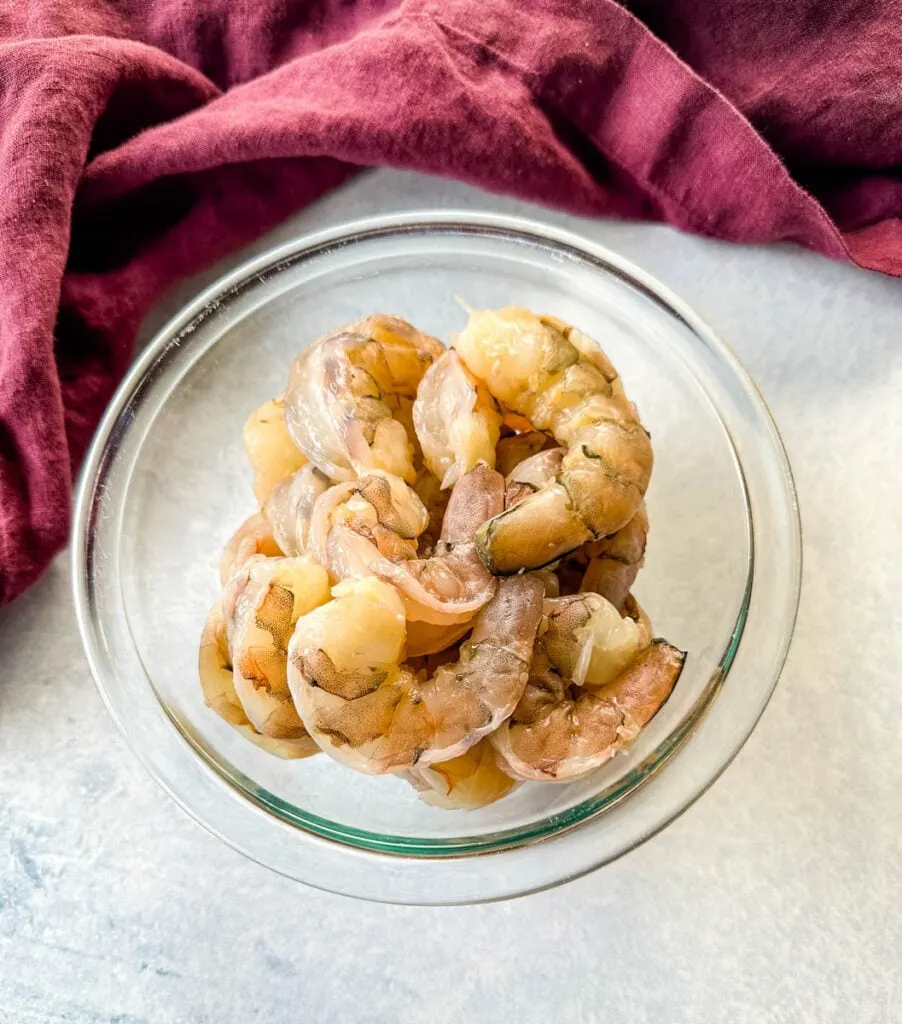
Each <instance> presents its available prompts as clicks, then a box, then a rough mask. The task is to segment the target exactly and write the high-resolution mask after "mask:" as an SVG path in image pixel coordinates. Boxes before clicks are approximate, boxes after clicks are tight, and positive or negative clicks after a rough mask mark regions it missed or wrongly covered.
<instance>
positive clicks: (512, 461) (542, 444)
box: [495, 430, 558, 477]
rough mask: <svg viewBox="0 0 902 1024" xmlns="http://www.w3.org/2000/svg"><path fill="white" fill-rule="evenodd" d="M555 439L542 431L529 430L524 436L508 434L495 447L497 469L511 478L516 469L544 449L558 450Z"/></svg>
mask: <svg viewBox="0 0 902 1024" xmlns="http://www.w3.org/2000/svg"><path fill="white" fill-rule="evenodd" d="M557 447H558V443H557V441H555V440H554V438H553V437H549V436H548V434H544V433H542V431H541V430H528V431H526V432H525V433H523V434H508V436H507V437H502V438H501V440H500V441H499V442H498V444H496V445H495V469H497V470H498V472H499V473H500V474H501V475H502V476H504V477H507V476H510V474H511V473H512V472H513V470H514V469H516V467H517V466H519V465H520V463H521V462H523V460H524V459H528V458H530V457H531V456H533V455H537V454H538V453H539V452H540V451H542V450H543V449H544V448H557Z"/></svg>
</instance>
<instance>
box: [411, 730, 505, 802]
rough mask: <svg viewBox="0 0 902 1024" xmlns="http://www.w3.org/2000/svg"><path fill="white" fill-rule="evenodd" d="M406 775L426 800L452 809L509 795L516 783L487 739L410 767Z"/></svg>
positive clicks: (493, 800)
mask: <svg viewBox="0 0 902 1024" xmlns="http://www.w3.org/2000/svg"><path fill="white" fill-rule="evenodd" d="M404 777H405V778H406V779H407V781H408V782H409V783H410V784H411V785H412V786H413V787H414V789H416V790H417V791H418V793H419V796H420V799H421V800H422V801H423V802H424V803H427V804H431V805H432V806H433V807H443V808H445V810H449V811H453V810H470V809H473V808H476V807H485V806H486V805H487V804H492V803H494V802H495V801H496V800H500V799H501V798H502V797H503V796H507V794H508V793H509V792H510V791H511V790H512V789H513V788H514V787H515V786H516V785H517V783H516V782H515V781H514V780H513V779H512V778H511V777H510V776H509V775H508V774H507V773H506V772H503V771H502V770H501V768H499V767H498V760H497V758H496V755H495V751H494V749H493V748H492V745H491V744H490V743H489V741H488V740H487V739H484V740H480V741H479V742H478V743H477V744H476V745H475V746H472V747H470V749H469V750H467V751H465V752H464V753H463V754H461V755H460V756H459V757H454V758H452V759H451V760H450V761H441V762H436V763H435V764H431V765H428V766H426V767H419V766H418V767H416V768H411V769H410V771H409V772H406V773H405V776H404Z"/></svg>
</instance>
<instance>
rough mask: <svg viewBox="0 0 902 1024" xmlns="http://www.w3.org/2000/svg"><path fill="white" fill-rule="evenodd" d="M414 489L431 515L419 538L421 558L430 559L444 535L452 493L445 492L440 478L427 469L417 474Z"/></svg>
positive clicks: (418, 545)
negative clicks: (443, 528) (444, 524)
mask: <svg viewBox="0 0 902 1024" xmlns="http://www.w3.org/2000/svg"><path fill="white" fill-rule="evenodd" d="M413 489H414V491H416V495H417V497H418V498H419V499H420V501H422V503H423V505H424V506H425V508H426V511H427V512H428V513H429V522H428V523H427V524H426V529H425V530H423V532H422V533H421V534H420V536H419V537H418V538H417V550H418V553H419V554H420V556H421V557H423V558H428V557H429V555H431V554H432V553H433V552H434V551H435V547H436V545H437V544H438V542H439V538H440V537H441V535H442V523H443V522H444V521H445V512H446V510H447V508H448V500H449V499H450V497H451V492H450V491H443V490H442V484H441V481H440V480H439V478H438V477H437V476H434V475H433V474H432V473H430V472H429V470H428V469H426V468H425V467H424V468H423V469H421V470H420V471H419V472H418V473H417V478H416V480H415V481H414V483H413Z"/></svg>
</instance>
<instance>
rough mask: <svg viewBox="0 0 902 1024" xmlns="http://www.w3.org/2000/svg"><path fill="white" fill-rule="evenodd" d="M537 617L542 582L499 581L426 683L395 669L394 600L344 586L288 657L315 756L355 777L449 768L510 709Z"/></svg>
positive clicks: (361, 585)
mask: <svg viewBox="0 0 902 1024" xmlns="http://www.w3.org/2000/svg"><path fill="white" fill-rule="evenodd" d="M541 615H542V583H541V581H540V580H537V579H534V578H533V577H531V576H528V575H524V576H515V577H511V578H510V579H505V580H502V581H501V582H500V584H499V586H498V591H497V593H496V595H495V597H494V598H493V599H492V600H491V601H490V602H489V604H488V605H486V607H485V608H484V609H483V610H482V611H481V612H480V613H479V615H478V616H477V617H476V620H475V623H474V627H473V633H472V635H471V636H470V638H469V639H468V640H467V641H465V642H464V643H463V644H462V645H461V647H460V654H459V657H458V660H457V661H455V662H454V663H453V664H444V665H441V666H440V667H439V668H437V669H436V670H435V672H434V674H433V675H432V676H431V678H429V679H428V680H425V681H424V680H422V679H420V678H418V676H417V675H416V674H415V673H414V672H412V671H410V669H407V668H404V667H403V666H401V665H399V664H398V662H399V658H400V656H401V652H402V650H403V647H404V643H405V633H406V629H405V621H404V604H403V602H402V601H401V598H400V596H399V594H398V591H397V590H396V589H395V588H394V587H391V586H389V585H388V584H386V583H383V582H382V581H381V580H378V579H376V578H374V577H370V578H368V579H364V580H356V581H353V582H351V581H348V582H345V583H342V584H340V585H339V586H337V587H335V588H334V590H333V600H332V601H330V602H329V603H328V604H325V605H323V606H322V607H321V608H317V609H315V610H314V611H312V612H310V613H309V614H308V615H305V616H303V617H302V618H301V619H300V620H299V621H298V624H297V626H296V628H295V631H294V635H293V636H292V639H291V644H290V646H289V654H288V681H289V685H290V687H291V693H292V696H293V697H294V701H295V705H296V706H297V708H298V711H299V712H300V714H301V717H302V719H303V720H304V724H305V725H306V727H307V730H308V731H309V733H310V735H311V736H313V738H314V739H315V740H316V741H317V742H318V743H319V745H320V747H321V748H322V749H323V750H324V751H325V752H326V753H327V754H329V756H330V757H333V758H334V759H335V760H336V761H340V762H341V763H342V764H345V765H347V766H348V767H350V768H354V769H355V770H357V771H359V772H364V773H366V774H371V775H372V774H382V773H384V772H398V771H405V770H407V769H410V768H413V767H415V766H424V765H429V764H434V763H436V762H444V761H450V760H452V759H453V758H456V757H459V756H460V755H461V754H463V753H464V752H465V751H466V750H468V749H469V748H470V747H472V746H473V745H474V744H476V743H477V742H478V741H479V740H480V739H482V737H483V736H486V735H487V734H489V733H491V732H492V731H493V730H495V729H496V728H497V727H498V725H499V724H500V723H501V722H502V721H504V719H505V718H506V717H507V716H508V715H509V714H510V713H511V711H512V710H513V708H514V707H515V706H516V704H517V702H518V701H519V699H520V697H521V696H522V694H523V688H524V686H525V684H526V679H527V676H528V674H529V663H530V659H531V657H532V648H533V643H534V641H535V634H536V629H537V627H538V624H539V620H540V618H541Z"/></svg>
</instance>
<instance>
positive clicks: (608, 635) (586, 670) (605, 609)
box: [539, 594, 652, 687]
mask: <svg viewBox="0 0 902 1024" xmlns="http://www.w3.org/2000/svg"><path fill="white" fill-rule="evenodd" d="M632 610H633V616H634V617H631V616H628V615H621V614H620V612H618V611H617V609H616V608H615V607H614V606H613V605H612V604H611V603H610V601H606V600H605V599H604V598H603V597H601V596H600V595H598V594H573V595H571V596H569V597H560V598H554V599H550V600H546V601H545V604H544V606H543V611H542V625H541V627H540V629H539V636H540V643H541V646H542V649H543V650H544V651H545V653H546V654H547V655H548V657H549V658H550V659H551V662H552V664H553V665H554V666H555V668H556V669H557V670H558V671H559V672H560V673H561V674H562V675H564V676H565V677H566V678H567V679H569V680H571V681H572V682H573V683H575V684H576V685H577V686H592V687H598V686H604V685H605V684H607V683H610V682H612V681H613V680H614V679H616V678H617V676H618V675H619V674H620V673H621V672H622V671H623V669H625V668H626V666H627V665H629V663H630V662H631V661H632V660H633V659H634V658H635V657H636V655H637V654H638V653H639V652H640V651H641V650H643V649H644V648H646V647H648V645H649V644H650V643H651V640H652V634H651V625H650V623H649V621H648V618H647V617H646V616H645V613H644V612H643V611H642V609H641V608H639V606H638V604H636V603H635V601H633V609H632Z"/></svg>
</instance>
